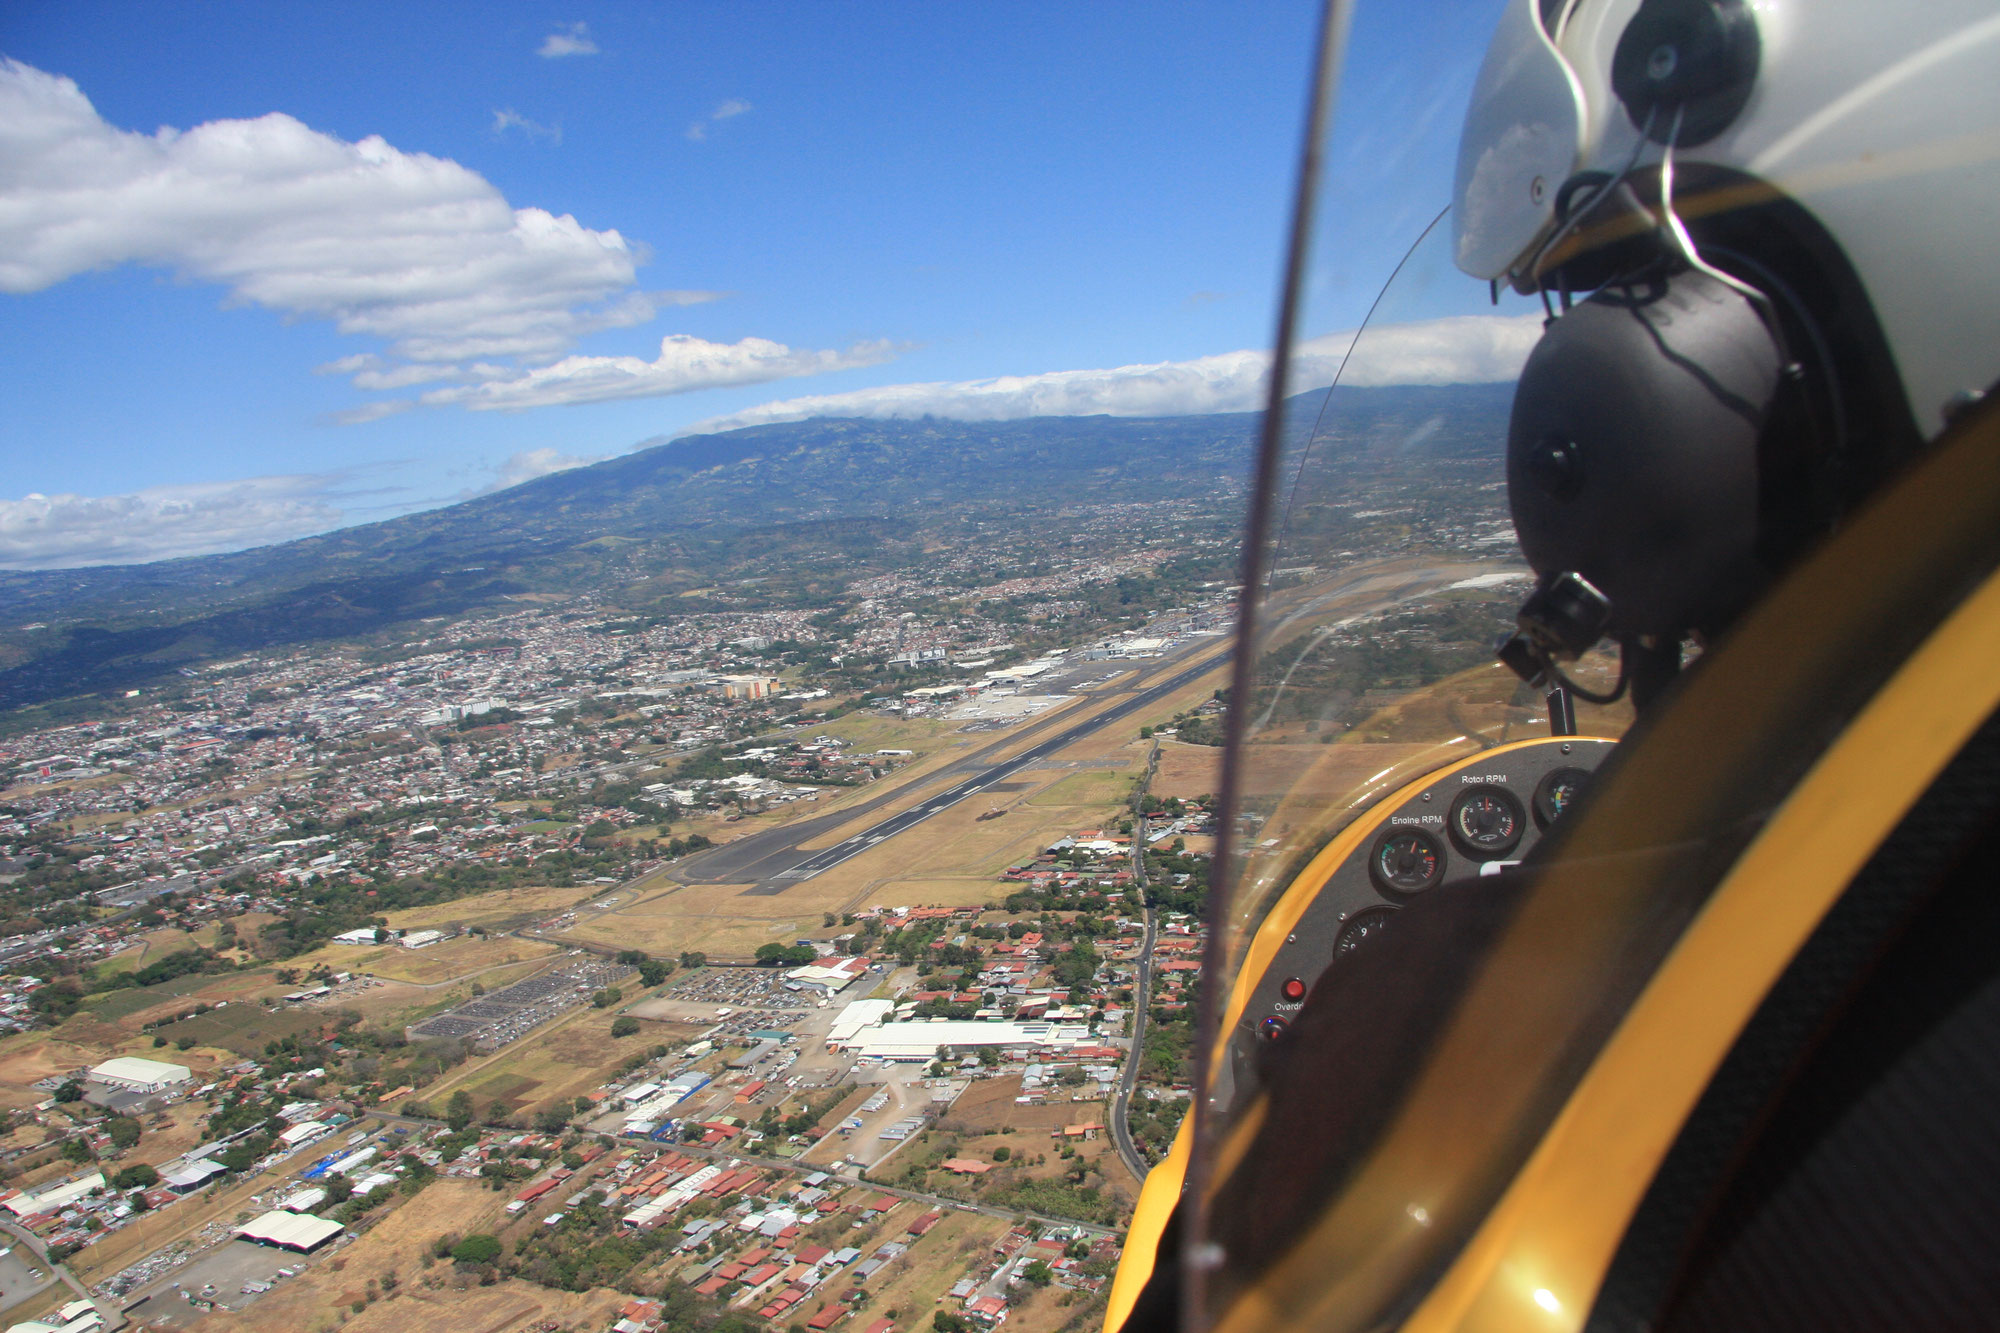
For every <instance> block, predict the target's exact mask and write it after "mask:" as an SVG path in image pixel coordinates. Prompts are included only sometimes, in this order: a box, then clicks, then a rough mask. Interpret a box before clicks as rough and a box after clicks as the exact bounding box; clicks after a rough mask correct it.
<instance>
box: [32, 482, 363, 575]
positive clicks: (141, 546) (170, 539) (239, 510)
mask: <svg viewBox="0 0 2000 1333" xmlns="http://www.w3.org/2000/svg"><path fill="white" fill-rule="evenodd" d="M339 480H340V479H339V478H338V477H331V476H311V475H305V476H281V477H249V478H245V479H244V480H241V481H227V482H213V483H207V484H202V485H190V486H155V487H152V488H150V489H147V490H143V491H135V492H133V493H132V494H129V495H94V496H93V495H40V494H32V495H27V496H24V497H22V498H21V499H19V500H0V569H65V568H71V567H74V566H78V565H123V564H139V563H142V562H145V561H150V560H169V559H174V558H176V557H179V556H188V555H207V554H210V553H212V552H216V551H237V550H242V549H243V548H245V547H250V546H262V545H265V544H267V543H270V542H279V541H290V540H291V539H293V538H295V537H305V536H310V535H311V534H313V533H316V532H324V531H326V530H327V529H329V528H333V527H337V526H339V525H340V523H341V522H343V521H344V516H343V515H342V513H341V511H340V510H339V509H338V508H336V507H335V506H334V505H333V504H331V503H329V502H328V500H327V491H328V490H329V489H330V488H331V487H332V486H333V485H335V484H336V483H337V482H338V481H339Z"/></svg>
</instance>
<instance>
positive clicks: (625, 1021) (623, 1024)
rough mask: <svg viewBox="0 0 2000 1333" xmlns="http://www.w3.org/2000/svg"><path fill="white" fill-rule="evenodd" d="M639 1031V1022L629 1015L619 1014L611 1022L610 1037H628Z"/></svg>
mask: <svg viewBox="0 0 2000 1333" xmlns="http://www.w3.org/2000/svg"><path fill="white" fill-rule="evenodd" d="M638 1030H639V1020H638V1019H636V1018H633V1017H632V1016H631V1015H629V1014H621V1015H619V1016H618V1017H617V1018H614V1019H612V1020H611V1035H612V1036H614V1037H629V1036H631V1035H632V1034H633V1033H635V1032H637V1031H638Z"/></svg>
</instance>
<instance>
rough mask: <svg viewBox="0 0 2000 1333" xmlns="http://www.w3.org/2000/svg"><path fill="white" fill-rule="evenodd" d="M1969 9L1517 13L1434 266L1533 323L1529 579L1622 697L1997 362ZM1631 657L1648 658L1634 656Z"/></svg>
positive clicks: (1485, 89)
mask: <svg viewBox="0 0 2000 1333" xmlns="http://www.w3.org/2000/svg"><path fill="white" fill-rule="evenodd" d="M1995 69H2000V13H1996V10H1995V7H1994V6H1993V4H1991V3H1990V0H1937V2H1936V3H1926V4H1922V5H1911V6H1904V5H1882V4H1870V3H1861V2H1860V0H1839V2H1837V3H1825V4H1815V5H1809V4H1804V3H1795V2H1789V0H1759V2H1757V3H1750V2H1748V0H1512V3H1510V4H1509V5H1508V7H1507V10H1506V13H1505V16H1504V17H1503V19H1502V21H1501V24H1500V28H1499V30H1498V32H1497V34H1496V36H1495V37H1494V40H1493V43H1492V46H1491V47H1490V49H1489V50H1488V53H1487V57H1486V62H1485V65H1484V67H1483V68H1482V70H1481V72H1480V76H1479V81H1478V85H1477V87H1476V89H1475V91H1474V93H1473V98H1472V103H1471V107H1470V110H1469V112H1468V114H1467V118H1466V124H1465V130H1464V134H1463V137H1462V139H1461V141H1460V148H1459V160H1458V173H1457V182H1456V197H1455V200H1454V204H1455V207H1454V210H1453V222H1454V228H1455V232H1454V236H1453V241H1454V246H1455V250H1454V257H1455V259H1456V261H1457V263H1458V265H1459V267H1460V268H1462V269H1463V270H1464V271H1465V272H1467V273H1469V274H1472V275H1473V276H1475V277H1479V278H1484V279H1487V280H1489V281H1492V282H1494V283H1495V284H1498V283H1502V282H1505V283H1508V284H1511V285H1512V286H1514V287H1515V288H1516V289H1517V290H1519V291H1522V292H1526V293H1535V292H1539V293H1541V294H1542V297H1543V301H1544V303H1545V305H1546V307H1547V310H1548V313H1549V316H1550V319H1549V323H1548V325H1547V328H1546V330H1545V333H1544V336H1543V338H1542V341H1541V343H1540V344H1539V345H1538V346H1537V347H1536V349H1535V351H1534V353H1533V355H1532V356H1531V357H1530V358H1529V361H1528V363H1527V366H1526V368H1525V369H1524V371H1523V373H1522V377H1521V382H1520V386H1519V389H1518V391H1517V395H1516V400H1515V404H1514V412H1513V420H1512V423H1511V427H1510V433H1509V441H1508V490H1509V499H1510V503H1511V505H1512V508H1513V513H1514V520H1515V525H1516V528H1517V530H1518V532H1519V535H1520V540H1521V545H1522V548H1523V550H1524V551H1525V552H1526V554H1527V556H1528V558H1529V560H1530V562H1531V563H1533V564H1534V566H1535V568H1536V570H1537V571H1538V573H1540V574H1541V575H1542V578H1543V586H1542V588H1541V589H1540V590H1539V591H1538V593H1537V595H1536V597H1535V598H1533V599H1531V601H1530V604H1529V605H1528V606H1527V607H1525V608H1524V610H1523V617H1522V633H1521V634H1520V635H1518V636H1516V638H1515V639H1513V640H1511V641H1510V642H1509V644H1507V645H1505V646H1503V651H1502V656H1503V658H1506V659H1507V660H1508V661H1509V663H1510V665H1513V666H1514V667H1515V669H1516V670H1518V671H1521V672H1522V674H1524V675H1528V676H1530V677H1531V678H1532V677H1534V676H1537V675H1538V674H1543V673H1546V672H1547V671H1549V670H1551V669H1552V667H1553V663H1554V662H1556V661H1558V660H1560V659H1562V658H1564V657H1567V656H1571V655H1574V654H1575V653H1577V652H1580V651H1581V650H1582V649H1584V648H1587V647H1588V646H1589V645H1590V643H1592V642H1594V641H1595V640H1596V639H1597V638H1598V637H1599V636H1600V635H1601V634H1606V633H1608V634H1610V635H1612V636H1614V637H1616V638H1618V639H1619V640H1620V641H1621V642H1622V643H1623V644H1624V646H1625V649H1626V653H1627V658H1628V665H1629V664H1630V662H1631V661H1632V660H1633V659H1634V658H1635V657H1636V658H1637V659H1638V660H1639V663H1640V665H1639V667H1638V669H1637V674H1636V684H1635V688H1636V689H1637V690H1638V691H1639V692H1640V693H1641V695H1642V698H1641V702H1644V697H1643V696H1644V695H1645V694H1647V693H1651V692H1653V691H1656V690H1657V688H1658V686H1659V685H1660V684H1661V683H1662V682H1663V681H1664V680H1665V679H1667V678H1670V677H1671V675H1672V672H1673V671H1674V670H1675V669H1676V667H1677V665H1678V662H1679V657H1680V643H1681V641H1682V638H1683V637H1684V636H1685V635H1688V634H1690V633H1693V634H1696V635H1701V634H1714V633H1717V632H1720V631H1721V630H1722V629H1723V628H1725V627H1726V626H1727V624H1728V623H1729V621H1730V620H1731V618H1732V617H1733V616H1734V615H1735V613H1736V612H1737V611H1738V610H1740V609H1741V608H1742V606H1743V605H1745V604H1746V603H1747V602H1748V601H1749V600H1750V599H1752V598H1753V597H1754V596H1755V595H1756V594H1757V593H1758V591H1759V590H1760V589H1761V587H1762V586H1763V585H1764V584H1765V583H1766V582H1768V580H1769V578H1770V577H1771V576H1772V575H1773V574H1775V573H1776V572H1777V571H1778V570H1779V569H1781V568H1783V567H1784V566H1785V565H1786V564H1788V563H1790V561H1791V560H1792V559H1794V558H1795V557H1796V556H1797V555H1798V554H1799V553H1800V552H1801V551H1802V550H1803V549H1804V548H1805V547H1806V546H1807V545H1809V544H1810V543H1811V542H1812V541H1814V540H1815V539H1817V538H1818V537H1820V536H1822V535H1824V534H1825V533H1826V532H1827V531H1829V530H1830V529H1831V528H1832V527H1833V526H1834V525H1835V524H1836V523H1838V522H1839V520H1840V518H1841V516H1842V515H1843V514H1844V513H1845V512H1847V511H1848V510H1850V509H1851V508H1852V507H1853V506H1854V505H1855V504H1857V503H1859V502H1860V501H1861V500H1862V499H1863V498H1865V497H1866V495H1867V494H1868V493H1869V492H1871V491H1872V490H1874V489H1875V488H1876V487H1877V486H1878V485H1879V484H1880V483H1881V481H1882V480H1883V479H1884V478H1885V477H1886V476H1888V475H1889V474H1891V473H1892V472H1893V471H1895V470H1896V469H1897V468H1898V467H1900V466H1901V465H1902V464H1903V463H1904V462H1906V461H1907V460H1908V459H1909V458H1910V457H1911V456H1913V455H1914V454H1915V453H1916V452H1917V451H1919V450H1920V449H1922V448H1923V447H1924V445H1925V444H1926V443H1927V442H1928V441H1929V440H1931V439H1932V438H1934V437H1935V436H1936V435H1937V434H1938V433H1939V432H1940V431H1941V430H1943V429H1944V428H1945V427H1946V426H1947V425H1948V424H1949V421H1950V419H1951V417H1952V415H1953V414H1954V412H1955V411H1956V409H1957V408H1958V407H1960V406H1962V405H1963V404H1965V403H1966V402H1968V401H1970V400H1972V399H1975V398H1977V397H1979V396H1981V395H1983V393H1984V392H1985V391H1986V389H1987V388H1988V386H1989V385H1991V384H1993V382H1994V380H1995V377H1996V375H1997V374H2000V302H1996V300H1995V297H1996V296H2000V291H1996V288H2000V265H1996V263H1995V262H1994V261H1995V259H1996V258H2000V255H1996V250H2000V245H1996V242H1995V240H1994V232H1993V212H1994V209H1995V206H1996V205H2000V78H1996V77H1994V73H1993V71H1994V70H1995ZM1649 662H1650V664H1651V665H1650V668H1649V667H1648V665H1647V664H1648V663H1649Z"/></svg>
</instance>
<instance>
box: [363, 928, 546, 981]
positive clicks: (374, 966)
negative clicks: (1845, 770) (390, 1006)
mask: <svg viewBox="0 0 2000 1333" xmlns="http://www.w3.org/2000/svg"><path fill="white" fill-rule="evenodd" d="M328 952H329V953H330V954H331V955H332V956H333V957H336V958H337V957H339V956H340V955H341V954H342V953H343V952H345V953H347V954H348V955H349V957H348V959H347V961H346V963H345V964H344V966H343V967H342V968H341V970H342V971H353V972H366V973H368V974H369V975H370V976H377V977H387V978H388V979H389V980H391V981H408V982H412V983H414V984H416V985H419V986H435V985H437V984H438V983H440V982H445V981H456V980H459V979H460V978H462V977H471V976H472V975H474V974H475V973H478V972H483V971H485V970H486V969H487V968H491V967H498V966H501V965H502V964H506V963H522V962H533V961H535V960H537V959H543V958H547V957H548V956H549V955H550V954H552V953H555V952H557V947H556V946H555V945H553V944H545V943H543V942H541V941H540V940H523V939H516V938H515V937H513V936H511V935H485V936H480V935H460V936H459V937H458V938H456V939H449V940H439V941H438V942H437V943H436V944H432V945H429V946H427V947H425V948H422V949H405V948H403V947H402V946H400V945H390V946H389V947H387V948H373V949H367V950H365V951H356V950H353V949H343V947H342V946H339V945H335V946H332V947H331V948H330V949H329V951H328Z"/></svg>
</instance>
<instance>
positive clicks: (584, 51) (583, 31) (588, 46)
mask: <svg viewBox="0 0 2000 1333" xmlns="http://www.w3.org/2000/svg"><path fill="white" fill-rule="evenodd" d="M535 54H536V55H538V56H540V57H542V59H544V60H558V59H561V58H562V57H563V56H594V55H596V54H597V43H596V42H593V41H592V40H590V25H589V24H587V23H570V24H566V25H564V26H563V27H561V28H558V29H556V30H555V31H554V32H552V33H550V34H549V35H548V36H546V37H544V38H542V44H541V46H540V47H538V48H537V49H536V51H535Z"/></svg>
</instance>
